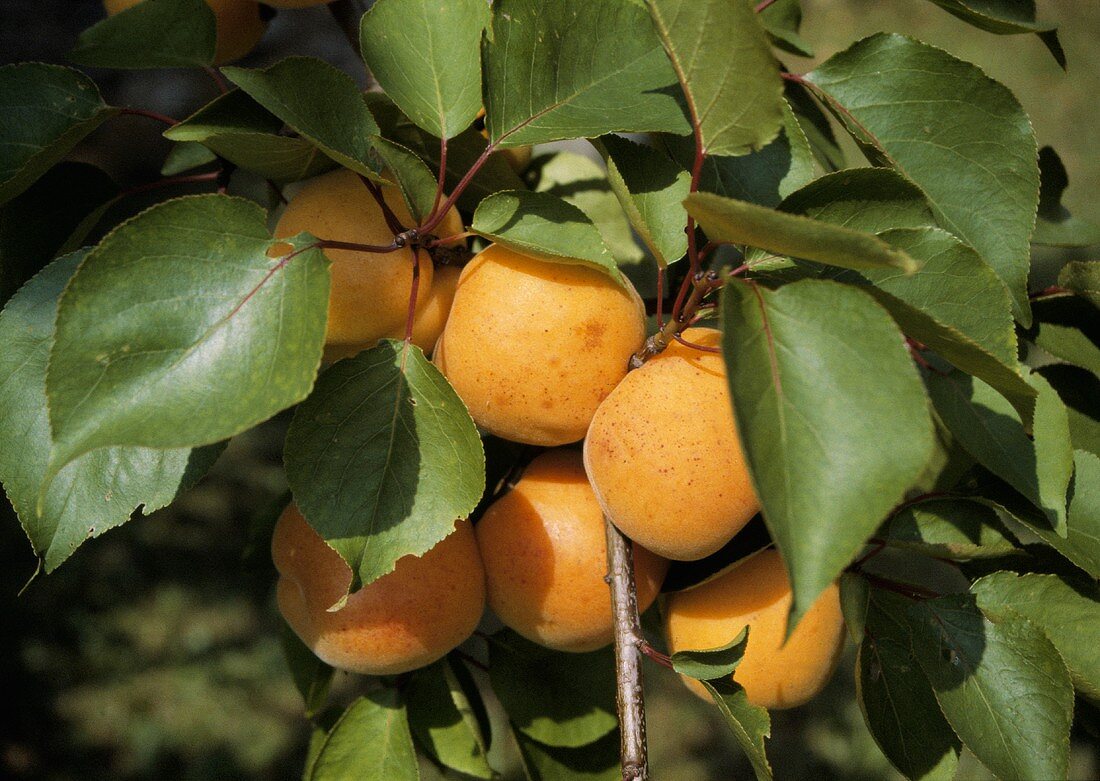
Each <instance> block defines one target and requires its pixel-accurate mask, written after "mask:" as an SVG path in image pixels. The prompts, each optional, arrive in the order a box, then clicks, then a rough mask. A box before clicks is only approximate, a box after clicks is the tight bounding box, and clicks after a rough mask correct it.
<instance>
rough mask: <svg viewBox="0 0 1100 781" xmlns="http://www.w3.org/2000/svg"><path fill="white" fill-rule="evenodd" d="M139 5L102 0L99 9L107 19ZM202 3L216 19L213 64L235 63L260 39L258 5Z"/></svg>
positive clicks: (246, 0)
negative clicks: (216, 33) (103, 11)
mask: <svg viewBox="0 0 1100 781" xmlns="http://www.w3.org/2000/svg"><path fill="white" fill-rule="evenodd" d="M140 2H142V0H103V7H104V9H106V11H107V15H108V16H114V15H115V14H117V13H118V12H120V11H125V10H126V9H127V8H131V7H133V6H135V5H137V4H138V3H140ZM206 4H207V5H208V6H210V9H211V10H212V11H213V12H214V17H215V19H216V20H217V30H218V37H217V43H216V44H215V48H214V64H215V65H223V64H224V63H227V62H233V60H239V59H240V58H241V57H243V56H245V55H246V54H248V53H249V52H250V51H252V49H253V48H254V47H255V46H256V44H257V43H259V42H260V39H261V38H263V36H264V31H265V30H266V29H267V22H265V21H264V20H263V18H262V17H261V16H260V6H259V4H258V3H256V2H255V0H206Z"/></svg>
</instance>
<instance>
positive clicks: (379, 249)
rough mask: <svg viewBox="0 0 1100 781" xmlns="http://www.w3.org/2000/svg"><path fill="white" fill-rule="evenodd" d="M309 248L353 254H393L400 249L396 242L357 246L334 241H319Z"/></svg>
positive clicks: (355, 243) (356, 244) (347, 242)
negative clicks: (345, 251) (341, 250)
mask: <svg viewBox="0 0 1100 781" xmlns="http://www.w3.org/2000/svg"><path fill="white" fill-rule="evenodd" d="M310 247H320V248H321V249H347V250H352V251H353V252H376V253H379V254H384V253H386V252H393V251H394V250H395V249H399V248H400V247H401V245H400V244H398V243H397V242H396V241H395V242H393V243H392V244H387V245H384V246H383V245H381V244H359V243H357V242H354V241H336V240H335V239H321V240H320V241H318V242H317V243H316V244H311V245H310Z"/></svg>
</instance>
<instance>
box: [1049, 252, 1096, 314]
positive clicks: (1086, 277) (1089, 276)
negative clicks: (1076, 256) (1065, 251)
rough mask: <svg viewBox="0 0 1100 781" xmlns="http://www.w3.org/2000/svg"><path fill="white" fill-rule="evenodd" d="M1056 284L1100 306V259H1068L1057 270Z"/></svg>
mask: <svg viewBox="0 0 1100 781" xmlns="http://www.w3.org/2000/svg"><path fill="white" fill-rule="evenodd" d="M1058 284H1059V285H1061V286H1062V287H1064V288H1066V289H1067V290H1069V291H1071V292H1073V293H1076V294H1077V295H1079V296H1081V297H1083V298H1086V299H1088V300H1089V301H1091V302H1092V304H1093V306H1098V307H1100V261H1091V262H1087V261H1083V260H1073V261H1070V262H1069V263H1067V264H1066V265H1064V266H1062V270H1061V271H1060V272H1058Z"/></svg>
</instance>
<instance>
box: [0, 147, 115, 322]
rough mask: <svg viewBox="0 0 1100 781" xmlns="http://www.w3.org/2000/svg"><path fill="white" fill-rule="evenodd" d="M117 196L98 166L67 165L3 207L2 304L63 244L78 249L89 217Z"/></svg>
mask: <svg viewBox="0 0 1100 781" xmlns="http://www.w3.org/2000/svg"><path fill="white" fill-rule="evenodd" d="M117 195H118V185H116V184H115V183H114V182H113V181H112V180H111V177H109V176H108V175H107V174H106V173H104V172H103V171H102V170H100V169H99V168H96V167H95V166H94V165H89V164H87V163H72V162H65V163H60V164H59V165H56V166H54V167H53V168H51V169H50V170H49V171H47V172H46V173H45V174H44V175H43V176H42V178H41V179H39V180H38V181H37V182H35V183H34V184H32V185H31V186H30V187H29V188H28V189H27V190H26V191H25V192H22V193H20V194H19V195H17V196H16V197H15V198H13V199H12V200H10V201H8V202H7V203H5V204H4V205H3V206H0V258H2V259H3V260H2V262H0V305H2V304H3V302H4V301H7V300H8V299H9V298H11V296H12V295H13V294H14V293H15V291H16V290H18V289H19V288H20V287H21V286H22V285H23V283H24V282H26V281H27V280H28V279H30V278H31V277H32V276H34V275H35V274H37V273H38V272H39V271H40V270H41V269H42V268H43V267H44V266H45V265H46V264H47V263H49V262H50V261H51V260H52V259H53V258H54V256H55V255H57V254H58V253H59V252H65V251H67V250H68V249H70V248H69V247H66V246H65V245H67V244H73V245H75V246H80V244H82V243H83V241H84V238H85V235H86V234H87V229H90V227H91V226H86V218H87V217H88V216H89V215H91V214H98V213H99V211H100V209H101V208H102V207H104V205H105V204H108V203H111V202H112V201H113V199H114V198H115V196H117ZM74 248H75V247H74Z"/></svg>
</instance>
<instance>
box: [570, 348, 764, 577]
mask: <svg viewBox="0 0 1100 781" xmlns="http://www.w3.org/2000/svg"><path fill="white" fill-rule="evenodd" d="M683 336H684V338H685V339H686V340H687V341H690V342H693V343H697V344H701V345H704V346H707V347H714V346H717V345H718V343H719V338H720V334H719V332H718V331H716V330H714V329H713V328H689V329H688V330H686V331H685V332H684V334H683ZM584 463H585V468H586V469H587V471H588V478H589V480H591V481H592V487H593V488H594V489H595V491H596V496H597V497H598V498H599V500H600V504H601V505H602V506H603V509H604V512H605V513H607V516H608V517H609V518H610V519H611V520H612V522H614V524H615V525H616V526H618V527H619V529H620V530H621V531H622V532H623V534H625V535H626V536H628V537H630V538H631V539H632V540H634V541H635V542H638V543H641V544H642V545H644V546H645V547H647V548H649V549H650V550H651V551H653V552H654V553H656V554H658V555H659V556H664V557H665V558H669V559H678V560H681V561H692V560H695V559H701V558H703V557H704V556H708V555H710V554H711V553H714V552H715V551H717V550H718V549H719V548H721V547H722V546H723V545H725V544H726V543H727V542H729V541H730V539H732V538H733V536H734V535H735V534H737V532H739V531H740V530H741V528H742V527H743V526H744V525H745V524H746V523H748V521H749V519H750V518H752V516H753V515H755V514H756V513H757V512H758V511H759V510H760V504H759V501H758V500H757V498H756V494H755V492H754V491H753V487H752V481H751V479H750V478H749V472H748V468H747V467H746V466H745V459H744V456H743V454H742V452H741V444H740V440H739V438H738V436H737V429H736V427H735V424H734V419H733V407H732V405H731V404H730V396H729V389H728V387H727V385H726V369H725V364H724V362H723V360H722V356H721V355H718V354H715V353H708V352H702V351H700V350H696V349H693V348H690V347H686V346H684V345H682V344H680V343H678V342H673V343H672V344H671V345H670V346H669V347H668V348H667V349H666V350H665V351H664V352H662V353H660V354H658V355H656V356H655V357H653V358H651V359H649V361H647V362H646V363H645V364H644V365H643V366H642V367H641V368H639V369H636V370H634V371H632V372H631V373H630V374H629V375H627V377H626V378H625V379H624V380H623V381H622V382H621V383H619V384H618V386H617V387H616V388H615V390H613V391H612V392H611V394H610V395H609V396H608V397H607V399H606V400H605V401H604V402H603V403H602V404H601V405H600V407H599V409H598V410H596V414H595V416H594V417H593V418H592V425H591V426H590V427H589V429H588V436H587V438H586V439H585V442H584Z"/></svg>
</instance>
